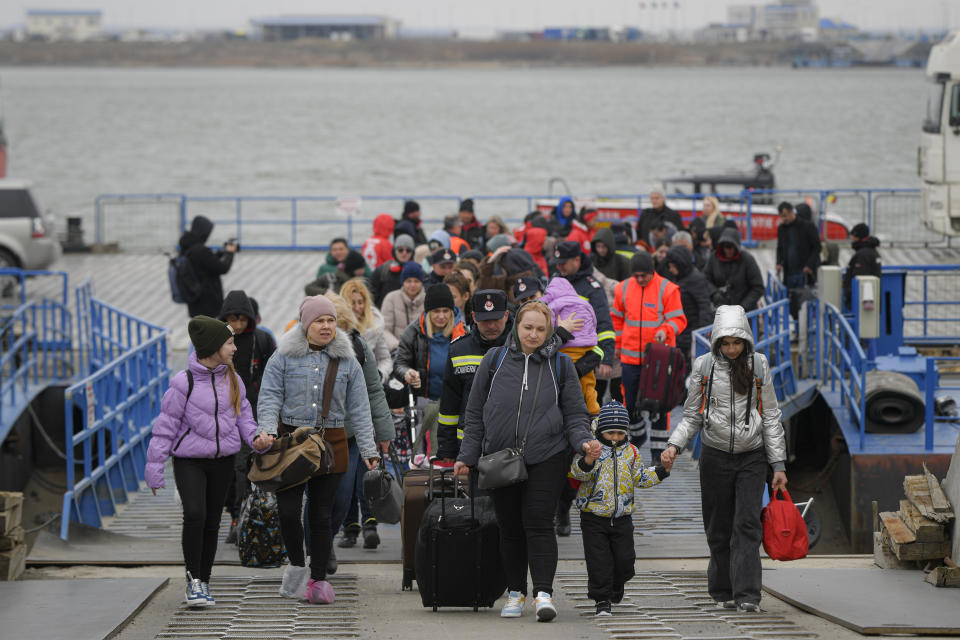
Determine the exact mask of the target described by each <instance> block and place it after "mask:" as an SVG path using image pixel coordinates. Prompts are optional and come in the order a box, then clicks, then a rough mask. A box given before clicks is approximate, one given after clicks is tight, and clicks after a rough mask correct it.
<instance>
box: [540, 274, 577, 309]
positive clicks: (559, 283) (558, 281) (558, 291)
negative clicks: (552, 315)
mask: <svg viewBox="0 0 960 640" xmlns="http://www.w3.org/2000/svg"><path fill="white" fill-rule="evenodd" d="M564 298H570V303H574V302H580V296H579V295H578V294H577V290H576V289H574V288H573V285H572V284H570V281H569V280H567V279H566V278H553V279H551V280H550V283H549V284H547V290H546V291H544V292H543V296H542V297H541V298H540V301H541V302H543V303H544V304H546V305H548V306H549V305H551V304H553V303H554V302H559V301H561V300H563V299H564Z"/></svg>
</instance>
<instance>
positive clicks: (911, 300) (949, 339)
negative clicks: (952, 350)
mask: <svg viewBox="0 0 960 640" xmlns="http://www.w3.org/2000/svg"><path fill="white" fill-rule="evenodd" d="M883 272H884V273H890V272H904V273H905V274H906V282H905V283H904V287H903V289H904V291H903V294H904V299H903V323H904V334H905V335H904V339H905V341H907V342H911V343H924V342H926V343H940V344H944V343H946V344H956V343H957V341H958V336H960V264H940V265H934V264H927V265H890V266H884V267H883ZM951 324H952V325H953V326H952V327H950V326H949V325H951ZM911 327H912V328H914V330H913V331H909V329H910V328H911ZM944 328H952V329H953V331H951V332H947V333H945V332H944ZM918 334H919V335H918Z"/></svg>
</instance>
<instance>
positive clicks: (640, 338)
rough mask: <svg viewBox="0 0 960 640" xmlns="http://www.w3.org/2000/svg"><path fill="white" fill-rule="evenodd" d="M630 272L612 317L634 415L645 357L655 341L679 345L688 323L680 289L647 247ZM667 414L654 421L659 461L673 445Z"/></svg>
mask: <svg viewBox="0 0 960 640" xmlns="http://www.w3.org/2000/svg"><path fill="white" fill-rule="evenodd" d="M630 274H631V275H630V277H629V278H627V279H626V280H624V281H623V282H621V283H620V284H618V285H617V286H616V289H614V298H613V309H611V310H610V317H611V319H612V320H613V329H614V331H615V332H616V336H617V338H616V340H617V342H616V344H617V351H618V352H619V353H620V363H621V365H622V366H623V399H624V400H625V401H626V405H627V412H628V413H629V414H630V416H631V420H636V419H637V418H636V417H635V415H634V411H635V407H636V402H637V389H638V388H639V386H640V364H641V362H640V359H641V356H642V354H643V348H644V347H646V346H647V344H648V343H650V342H659V343H661V344H668V345H670V346H672V347H675V346H677V335H678V334H680V333H681V332H682V331H683V330H684V328H685V327H686V326H687V318H686V316H684V315H683V303H682V302H681V301H680V289H679V287H677V285H675V284H674V283H672V282H670V281H669V280H667V279H666V278H664V277H663V276H661V275H659V274H657V273H656V270H655V269H654V266H653V256H651V255H650V254H649V253H647V252H645V251H641V252H639V253H637V254H636V255H634V256H633V258H631V259H630ZM632 429H633V430H632V433H631V437H630V441H631V442H632V443H633V444H635V445H641V444H643V443H644V442H645V441H646V439H647V434H646V429H645V428H643V429H639V430H638V429H635V428H632ZM668 437H669V434H668V433H667V414H666V413H664V414H663V415H661V416H660V417H659V418H658V419H657V420H656V421H654V422H652V423H651V425H650V450H651V453H652V454H653V461H654V464H659V461H660V453H661V452H662V451H663V449H664V447H666V445H667V438H668Z"/></svg>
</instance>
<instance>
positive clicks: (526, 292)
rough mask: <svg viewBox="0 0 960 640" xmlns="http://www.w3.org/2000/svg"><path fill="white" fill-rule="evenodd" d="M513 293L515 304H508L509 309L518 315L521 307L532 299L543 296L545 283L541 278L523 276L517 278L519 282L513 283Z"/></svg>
mask: <svg viewBox="0 0 960 640" xmlns="http://www.w3.org/2000/svg"><path fill="white" fill-rule="evenodd" d="M511 293H512V294H513V302H507V309H509V310H510V311H512V312H513V314H514V315H516V313H517V309H519V308H520V305H522V304H523V303H524V302H526V301H527V300H529V299H530V298H534V297H536V298H540V297H541V296H543V283H542V282H540V278H534V277H533V276H523V277H520V278H517V281H516V282H514V283H513V291H512V292H511ZM536 298H534V299H536Z"/></svg>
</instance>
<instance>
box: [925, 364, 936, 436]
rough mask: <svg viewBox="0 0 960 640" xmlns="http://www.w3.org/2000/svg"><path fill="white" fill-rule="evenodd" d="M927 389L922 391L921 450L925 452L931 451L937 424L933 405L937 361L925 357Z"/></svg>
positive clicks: (934, 403)
mask: <svg viewBox="0 0 960 640" xmlns="http://www.w3.org/2000/svg"><path fill="white" fill-rule="evenodd" d="M926 365H927V375H926V381H927V388H926V389H925V390H924V396H925V398H924V399H925V402H924V429H925V431H924V442H923V445H924V446H923V448H924V449H926V450H927V451H933V436H934V431H935V427H936V424H937V422H936V421H937V418H936V414H935V411H934V409H935V405H936V392H937V388H936V386H937V385H936V382H934V380H936V378H937V361H936V359H935V358H933V357H930V356H927V362H926Z"/></svg>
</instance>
